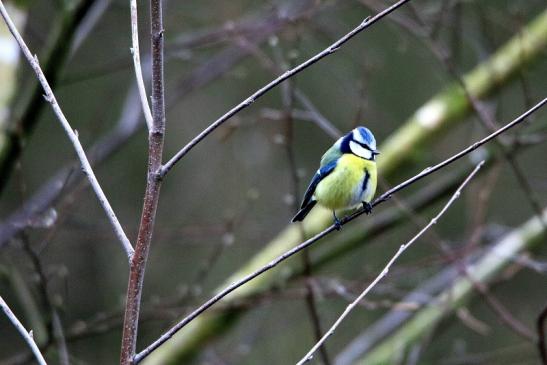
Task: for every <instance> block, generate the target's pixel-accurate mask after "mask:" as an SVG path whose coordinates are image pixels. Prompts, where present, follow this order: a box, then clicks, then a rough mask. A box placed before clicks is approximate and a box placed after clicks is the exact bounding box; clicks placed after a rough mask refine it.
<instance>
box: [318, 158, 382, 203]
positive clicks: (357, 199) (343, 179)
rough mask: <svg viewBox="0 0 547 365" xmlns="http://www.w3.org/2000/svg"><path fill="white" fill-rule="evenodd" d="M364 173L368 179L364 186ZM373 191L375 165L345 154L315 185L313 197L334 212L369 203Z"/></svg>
mask: <svg viewBox="0 0 547 365" xmlns="http://www.w3.org/2000/svg"><path fill="white" fill-rule="evenodd" d="M366 172H368V174H369V178H368V182H367V184H366V186H364V180H365V175H366ZM363 188H365V189H363ZM375 191H376V163H375V162H374V161H368V160H365V159H362V158H359V157H357V156H354V155H352V154H345V155H343V156H342V157H341V158H340V159H339V160H338V163H337V165H336V168H335V169H334V171H332V172H331V173H330V174H329V175H328V176H327V177H326V178H324V179H323V180H321V182H320V183H319V184H318V185H317V188H316V189H315V194H314V197H315V199H316V200H317V202H318V203H319V204H321V205H323V206H324V207H326V208H328V209H333V210H336V209H346V208H351V207H354V206H357V205H359V204H361V203H362V202H363V201H366V202H369V201H370V200H371V199H372V197H373V196H374V192H375Z"/></svg>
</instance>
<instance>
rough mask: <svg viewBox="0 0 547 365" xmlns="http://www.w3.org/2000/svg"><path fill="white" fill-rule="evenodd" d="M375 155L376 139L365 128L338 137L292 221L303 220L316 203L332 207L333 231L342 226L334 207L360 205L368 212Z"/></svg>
mask: <svg viewBox="0 0 547 365" xmlns="http://www.w3.org/2000/svg"><path fill="white" fill-rule="evenodd" d="M379 154H380V152H379V151H378V150H377V149H376V139H375V138H374V135H373V134H372V132H371V131H370V130H369V129H368V128H366V127H363V126H359V127H356V128H354V129H353V130H352V131H350V132H349V133H348V134H346V135H345V136H343V137H340V138H339V139H338V140H337V141H336V142H335V143H334V145H332V146H331V147H330V148H329V149H328V150H327V151H326V152H325V154H324V155H323V156H322V157H321V162H320V165H319V169H318V170H317V172H316V173H315V175H314V176H313V178H312V179H311V182H310V184H309V186H308V188H307V190H306V193H305V194H304V198H303V200H302V204H301V206H300V210H299V211H298V213H296V215H295V216H294V217H293V219H292V222H300V221H302V220H304V218H305V217H306V216H307V215H308V213H309V212H310V211H311V210H312V209H313V207H314V206H315V205H316V204H317V203H319V205H322V206H323V207H325V208H327V209H330V210H332V214H333V217H334V225H335V228H336V229H337V230H340V229H341V227H342V225H341V223H340V220H339V219H338V217H337V216H336V211H337V210H338V211H340V210H349V209H356V208H358V207H359V206H361V205H362V206H363V209H364V211H365V213H367V214H370V213H371V212H372V206H371V204H370V202H371V201H372V198H373V197H374V194H375V193H376V185H377V171H376V156H377V155H379Z"/></svg>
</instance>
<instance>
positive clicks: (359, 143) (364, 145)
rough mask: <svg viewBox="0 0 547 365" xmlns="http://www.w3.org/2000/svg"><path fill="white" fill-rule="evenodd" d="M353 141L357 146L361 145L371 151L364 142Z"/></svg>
mask: <svg viewBox="0 0 547 365" xmlns="http://www.w3.org/2000/svg"><path fill="white" fill-rule="evenodd" d="M353 142H355V143H357V144H358V145H359V146H361V147H363V148H366V149H367V150H369V151H372V150H371V149H370V147H369V146H368V145H366V144H362V143H361V142H358V141H353Z"/></svg>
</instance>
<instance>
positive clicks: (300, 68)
mask: <svg viewBox="0 0 547 365" xmlns="http://www.w3.org/2000/svg"><path fill="white" fill-rule="evenodd" d="M409 1H410V0H400V1H398V2H396V3H395V4H393V5H392V6H390V7H388V8H386V9H385V10H384V11H382V12H380V13H378V14H376V15H375V16H373V17H367V18H366V19H365V20H363V21H362V22H361V24H359V25H358V26H357V27H356V28H354V29H353V30H352V31H350V32H349V33H347V34H346V35H345V36H343V37H342V38H340V39H339V40H337V41H336V42H334V43H333V44H331V45H330V46H329V47H327V48H325V49H324V50H323V51H321V52H319V53H318V54H316V55H315V56H313V57H311V58H310V59H308V60H307V61H305V62H303V63H301V64H300V65H298V66H296V67H294V68H292V69H290V70H288V71H286V72H284V73H283V74H282V75H280V76H279V77H277V78H276V79H275V80H273V81H271V82H270V83H268V84H267V85H265V86H263V87H261V88H260V89H258V90H257V91H256V92H255V93H253V94H252V95H251V96H249V97H248V98H247V99H245V100H243V101H242V102H241V103H239V104H238V105H236V106H235V107H233V108H232V109H230V110H229V111H228V112H227V113H226V114H224V115H223V116H222V117H220V118H219V119H217V120H216V121H215V122H213V123H212V124H211V125H210V126H209V127H207V128H205V129H204V130H203V131H202V132H201V133H200V134H198V135H197V136H196V137H195V138H194V139H192V140H191V141H190V142H189V143H188V144H187V145H186V146H184V147H183V148H182V149H181V150H180V151H179V152H177V153H176V154H175V156H173V157H172V158H171V159H170V160H169V161H168V162H167V163H165V164H164V165H163V166H162V168H161V170H160V171H159V175H160V177H164V176H165V175H167V173H169V171H170V170H171V169H172V168H173V166H174V165H175V164H176V163H177V162H178V161H179V160H180V159H181V158H183V157H184V156H185V155H186V154H187V153H188V152H190V150H191V149H192V148H194V147H195V146H196V145H197V144H198V143H199V142H201V141H202V140H203V139H204V138H205V137H207V136H208V135H209V134H211V132H213V131H214V130H215V129H216V128H218V127H219V126H220V125H221V124H223V123H224V122H226V121H227V120H228V119H230V118H231V117H233V116H234V115H236V114H237V113H239V112H240V111H242V110H243V109H245V108H247V107H248V106H250V105H251V104H253V103H254V102H255V101H256V100H257V99H258V98H260V97H261V96H263V95H264V94H266V93H267V92H268V91H270V90H271V89H273V88H274V87H276V86H277V85H279V84H280V83H282V82H283V81H285V80H287V79H288V78H290V77H292V76H294V75H296V74H297V73H299V72H300V71H303V70H305V69H306V68H308V67H310V66H311V65H313V64H314V63H316V62H317V61H319V60H321V59H323V58H325V57H327V56H329V55H331V54H333V53H335V52H336V51H337V50H338V49H339V48H340V47H341V46H342V45H343V44H344V43H346V42H347V41H349V40H350V39H351V38H353V37H354V36H356V35H357V34H359V33H360V32H361V31H363V30H365V29H367V28H368V27H370V26H371V25H373V24H374V23H376V22H377V21H378V20H380V19H382V18H383V17H385V16H386V15H388V14H389V13H391V12H393V11H394V10H396V9H398V8H399V7H401V6H402V5H404V4H405V3H407V2H409Z"/></svg>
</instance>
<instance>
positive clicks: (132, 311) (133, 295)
mask: <svg viewBox="0 0 547 365" xmlns="http://www.w3.org/2000/svg"><path fill="white" fill-rule="evenodd" d="M150 23H151V24H150V28H151V43H152V45H151V50H152V116H153V120H152V125H151V128H150V129H149V133H148V178H147V182H146V191H145V195H144V204H143V209H142V215H141V222H140V226H139V233H138V236H137V244H136V246H135V254H134V255H133V258H132V259H131V264H130V267H129V283H128V285H127V299H126V303H125V316H124V326H123V334H122V346H121V354H120V364H121V365H129V364H132V363H133V357H134V355H135V348H136V344H137V332H138V324H139V314H140V305H141V296H142V289H143V282H144V272H145V269H146V261H147V260H148V252H149V250H150V244H151V242H152V233H153V231H154V224H155V220H156V212H157V208H158V201H159V197H160V187H161V178H160V177H159V176H158V175H157V171H158V170H159V169H160V167H161V160H162V155H163V141H164V135H165V93H164V76H163V43H164V37H163V32H164V30H163V16H162V0H152V1H151V2H150Z"/></svg>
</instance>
